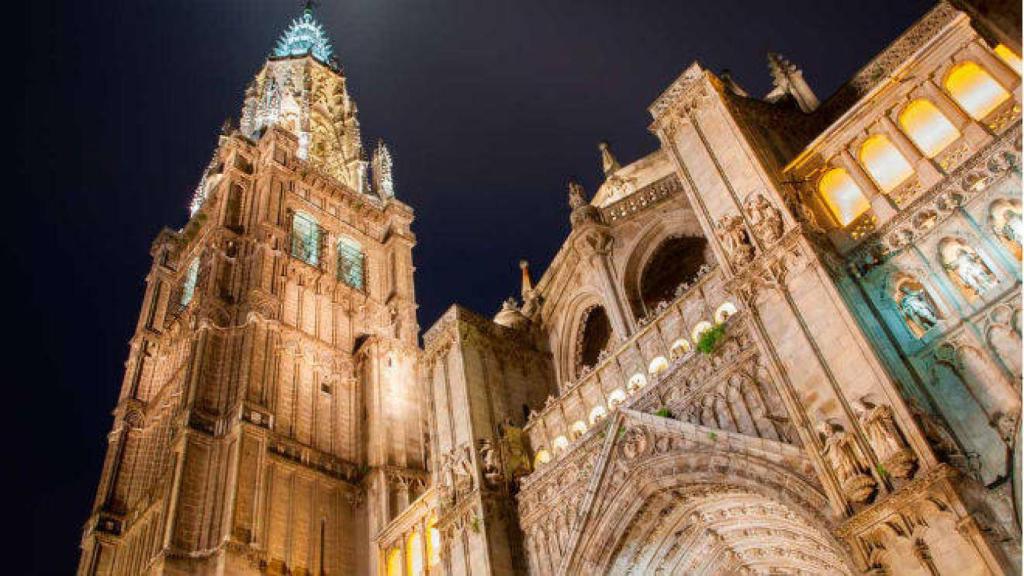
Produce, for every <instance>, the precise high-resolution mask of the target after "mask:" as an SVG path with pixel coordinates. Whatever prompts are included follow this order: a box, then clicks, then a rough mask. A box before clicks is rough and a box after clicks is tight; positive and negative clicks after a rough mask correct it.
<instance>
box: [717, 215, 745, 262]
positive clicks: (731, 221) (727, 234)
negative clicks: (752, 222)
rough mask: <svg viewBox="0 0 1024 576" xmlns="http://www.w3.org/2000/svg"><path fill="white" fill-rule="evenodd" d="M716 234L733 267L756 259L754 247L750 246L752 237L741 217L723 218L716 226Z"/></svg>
mask: <svg viewBox="0 0 1024 576" xmlns="http://www.w3.org/2000/svg"><path fill="white" fill-rule="evenodd" d="M715 232H716V234H717V235H718V239H719V240H720V241H721V242H722V247H723V248H725V253H726V256H727V258H728V259H729V262H731V263H732V264H733V265H739V264H743V263H745V262H749V261H750V259H751V258H753V257H754V247H753V246H751V245H750V237H749V236H747V230H746V228H745V227H744V226H743V219H742V218H740V217H739V216H736V215H732V216H723V217H722V218H721V219H720V220H719V221H718V224H717V225H716V226H715Z"/></svg>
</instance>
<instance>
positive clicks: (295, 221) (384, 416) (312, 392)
mask: <svg viewBox="0 0 1024 576" xmlns="http://www.w3.org/2000/svg"><path fill="white" fill-rule="evenodd" d="M356 110H357V109H356V105H355V102H354V101H353V99H352V98H351V96H350V95H349V92H348V89H347V80H346V77H345V75H344V74H343V72H342V70H341V68H340V66H339V65H338V63H337V60H336V56H335V54H334V48H333V46H332V45H331V42H330V40H329V38H328V37H327V35H326V33H325V31H324V29H323V27H322V26H321V24H320V23H319V22H317V20H316V18H315V15H314V13H313V10H312V9H311V7H309V6H307V7H306V9H305V10H304V11H303V12H302V14H301V15H300V16H299V17H298V18H296V19H295V20H294V21H293V22H292V23H291V25H290V26H289V27H288V28H287V29H286V31H285V32H284V34H283V35H282V36H281V38H280V40H279V41H278V42H277V44H276V46H275V47H274V49H273V52H272V54H271V56H270V57H269V58H268V60H267V61H266V63H265V64H264V65H263V67H262V68H261V69H260V71H259V72H258V73H257V74H256V76H255V78H254V80H253V82H252V83H251V84H250V85H249V87H248V89H247V90H246V93H245V99H244V103H243V106H242V112H241V115H240V119H239V122H238V123H237V128H235V127H234V126H235V123H233V122H232V123H228V124H226V125H225V128H224V131H223V133H222V134H221V136H220V138H219V142H218V146H217V149H216V151H215V152H214V154H213V157H212V159H211V161H210V163H209V166H208V168H207V169H206V170H205V172H204V173H203V174H202V177H201V179H200V182H199V185H198V186H197V189H196V192H195V195H194V198H193V201H192V206H191V214H190V218H189V221H188V222H187V224H186V225H185V226H183V227H182V228H181V229H178V230H173V229H164V230H163V231H162V232H161V233H160V234H159V235H158V236H157V238H156V240H155V241H154V243H153V245H152V248H151V254H152V256H153V264H152V267H151V269H150V271H149V273H148V275H147V277H146V292H145V297H144V299H143V302H142V310H141V314H140V318H139V322H138V325H137V328H136V332H135V335H134V336H133V337H132V339H131V341H130V343H129V355H128V360H127V362H126V369H125V376H124V381H123V384H122V387H121V393H120V396H119V399H118V403H117V406H116V407H115V409H114V411H113V420H114V421H113V426H112V430H111V432H110V434H109V436H108V441H109V447H108V451H107V456H106V460H105V462H104V468H103V474H102V476H101V478H100V481H99V488H98V490H97V496H96V500H95V504H94V507H93V510H92V514H91V515H90V517H89V519H88V520H87V522H86V525H85V528H84V532H83V539H82V558H81V562H80V566H79V570H78V573H79V574H80V575H94V574H96V575H108V574H110V575H113V574H139V573H146V574H218V575H219V574H366V573H374V572H375V571H376V569H377V568H376V566H374V565H373V563H374V562H375V558H376V556H375V554H374V553H372V550H373V548H372V542H371V541H372V538H373V535H374V534H375V533H376V532H377V530H379V528H380V527H381V526H383V525H384V524H386V523H387V522H388V521H389V520H390V519H391V518H393V517H394V516H396V515H397V514H398V513H399V512H401V510H402V508H403V507H404V506H406V505H407V504H408V503H409V502H410V501H412V500H414V499H415V498H416V497H417V496H418V495H419V494H420V493H421V492H422V491H423V490H424V489H425V483H426V481H427V478H428V477H427V473H426V462H427V454H426V452H425V441H424V438H425V437H426V435H427V433H426V431H427V418H428V416H427V408H426V406H424V405H423V403H422V402H421V399H422V398H423V397H424V394H422V393H421V391H420V389H419V388H420V386H421V385H420V383H419V382H420V381H419V379H418V378H417V369H418V368H417V366H418V358H419V353H418V351H417V347H416V336H417V332H418V326H417V324H416V304H415V293H414V289H413V276H412V273H413V264H412V248H413V246H414V245H415V237H414V235H413V234H412V232H411V229H410V226H411V223H412V220H413V211H412V209H411V208H410V207H408V206H406V205H405V204H403V203H402V202H401V201H400V200H398V199H397V198H396V197H395V185H394V180H393V178H392V175H391V166H392V157H391V154H390V153H389V151H388V149H387V147H386V146H385V145H384V144H383V143H382V142H381V143H378V144H377V145H376V147H375V148H374V151H373V153H372V155H370V156H369V157H368V156H367V154H366V153H365V152H364V148H363V142H362V136H361V133H360V127H359V122H358V120H357V114H356Z"/></svg>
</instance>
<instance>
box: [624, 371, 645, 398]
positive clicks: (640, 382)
mask: <svg viewBox="0 0 1024 576" xmlns="http://www.w3.org/2000/svg"><path fill="white" fill-rule="evenodd" d="M644 386H647V378H644V375H643V374H641V373H639V372H637V373H636V374H633V375H632V376H630V378H629V383H627V384H626V390H628V391H629V393H630V394H632V393H634V392H636V391H637V390H639V389H641V388H643V387H644Z"/></svg>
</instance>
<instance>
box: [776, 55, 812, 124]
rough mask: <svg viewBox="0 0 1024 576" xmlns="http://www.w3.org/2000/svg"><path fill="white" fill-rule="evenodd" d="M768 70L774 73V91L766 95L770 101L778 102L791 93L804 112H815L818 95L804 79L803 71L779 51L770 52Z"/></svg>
mask: <svg viewBox="0 0 1024 576" xmlns="http://www.w3.org/2000/svg"><path fill="white" fill-rule="evenodd" d="M768 72H769V73H770V74H771V75H772V91H771V92H769V93H768V96H766V97H765V99H766V100H768V101H769V102H777V101H778V100H780V99H781V98H782V97H783V96H786V95H789V96H792V97H793V100H795V101H796V103H797V106H799V107H800V109H801V110H803V111H804V112H807V113H809V112H813V111H814V110H816V109H817V108H818V97H817V96H816V95H815V94H814V91H813V90H811V87H810V85H808V84H807V81H806V80H804V74H803V72H802V71H801V70H800V69H799V68H797V66H796V64H793V63H792V62H790V61H789V60H787V59H786V57H785V56H783V55H782V54H779V53H778V52H769V53H768Z"/></svg>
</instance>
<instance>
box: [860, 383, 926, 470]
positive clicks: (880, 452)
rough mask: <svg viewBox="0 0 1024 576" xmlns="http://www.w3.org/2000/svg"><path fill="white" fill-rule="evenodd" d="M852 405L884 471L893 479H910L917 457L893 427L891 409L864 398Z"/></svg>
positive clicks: (893, 421)
mask: <svg viewBox="0 0 1024 576" xmlns="http://www.w3.org/2000/svg"><path fill="white" fill-rule="evenodd" d="M852 406H853V411H854V413H856V414H857V418H858V419H859V420H860V425H861V426H862V427H863V428H864V433H865V434H866V435H867V437H868V443H869V444H870V445H871V448H872V449H873V450H874V451H875V456H877V457H878V460H879V462H881V464H882V466H883V467H884V468H885V470H886V472H888V473H889V474H891V475H893V476H895V477H896V478H910V477H911V475H912V474H913V473H914V469H915V468H916V467H917V457H916V456H914V452H913V450H911V449H910V446H908V445H907V442H906V440H905V439H904V438H903V434H902V433H901V432H900V429H899V428H898V427H897V426H896V420H895V418H893V415H892V409H891V408H889V407H888V406H876V405H874V404H872V403H871V402H868V401H867V400H859V401H854V402H853V403H852Z"/></svg>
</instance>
